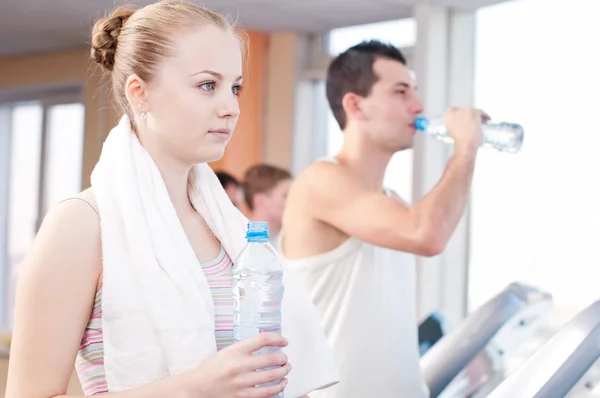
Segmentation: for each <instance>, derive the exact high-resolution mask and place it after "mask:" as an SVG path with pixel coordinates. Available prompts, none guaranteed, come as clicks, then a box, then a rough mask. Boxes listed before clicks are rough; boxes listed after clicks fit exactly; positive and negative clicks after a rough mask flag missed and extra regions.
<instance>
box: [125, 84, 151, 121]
mask: <svg viewBox="0 0 600 398" xmlns="http://www.w3.org/2000/svg"><path fill="white" fill-rule="evenodd" d="M146 87H147V86H146V83H145V82H144V81H143V80H142V79H141V78H140V77H139V76H138V75H131V76H129V78H127V81H126V82H125V96H126V97H127V101H128V102H129V106H130V107H131V111H132V112H133V114H134V115H135V116H136V117H142V118H145V116H142V114H147V113H148V112H150V108H149V104H148V101H147V95H146Z"/></svg>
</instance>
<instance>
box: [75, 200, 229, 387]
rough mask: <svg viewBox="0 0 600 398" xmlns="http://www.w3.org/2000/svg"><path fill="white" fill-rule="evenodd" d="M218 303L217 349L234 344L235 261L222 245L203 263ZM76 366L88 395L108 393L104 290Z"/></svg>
mask: <svg viewBox="0 0 600 398" xmlns="http://www.w3.org/2000/svg"><path fill="white" fill-rule="evenodd" d="M77 198H78V199H82V200H85V201H86V202H88V203H89V204H90V205H91V206H92V207H93V208H94V209H95V210H96V211H97V208H96V205H95V201H94V200H93V198H90V197H86V196H84V195H80V196H78V197H77ZM200 266H201V267H202V270H203V271H204V275H206V278H207V279H208V284H209V287H210V291H211V294H212V297H213V301H214V304H215V337H216V342H217V350H221V349H223V348H225V347H227V346H229V345H231V344H232V343H233V297H232V292H231V282H232V280H233V274H232V267H233V262H232V261H231V258H230V257H229V256H228V255H227V253H226V252H225V249H224V248H223V247H221V252H220V253H219V255H218V256H217V257H216V258H215V259H213V260H212V261H207V262H203V263H200ZM75 369H76V371H77V375H78V376H79V381H80V382H81V387H82V389H83V392H84V394H85V395H86V396H89V395H102V394H107V393H108V387H107V385H106V378H105V374H104V346H103V339H102V289H100V290H98V292H96V297H95V300H94V306H93V307H92V313H91V315H90V319H89V321H88V324H87V326H86V328H85V331H84V333H83V338H82V340H81V345H80V346H79V351H78V352H77V359H76V361H75Z"/></svg>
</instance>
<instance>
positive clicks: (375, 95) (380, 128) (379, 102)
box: [359, 58, 423, 152]
mask: <svg viewBox="0 0 600 398" xmlns="http://www.w3.org/2000/svg"><path fill="white" fill-rule="evenodd" d="M373 71H374V73H375V75H376V76H377V77H378V80H377V82H376V83H375V84H374V85H373V87H372V88H371V92H370V93H369V95H368V96H367V97H363V98H360V99H359V108H360V116H361V117H360V119H359V123H361V125H362V126H361V127H362V128H361V130H363V131H365V132H366V133H367V134H369V138H370V140H371V141H372V142H374V143H376V144H377V146H380V147H383V148H385V149H387V150H391V151H393V152H396V151H399V150H403V149H407V148H411V147H412V141H413V136H414V133H415V128H414V124H413V123H414V120H415V117H416V116H417V115H419V114H420V113H421V112H422V111H423V103H422V102H421V99H420V98H419V96H418V95H417V92H416V85H415V81H414V77H413V76H412V74H411V72H410V70H409V69H408V68H407V67H406V65H403V64H402V63H400V62H398V61H394V60H390V59H385V58H380V59H377V60H376V61H375V63H374V64H373Z"/></svg>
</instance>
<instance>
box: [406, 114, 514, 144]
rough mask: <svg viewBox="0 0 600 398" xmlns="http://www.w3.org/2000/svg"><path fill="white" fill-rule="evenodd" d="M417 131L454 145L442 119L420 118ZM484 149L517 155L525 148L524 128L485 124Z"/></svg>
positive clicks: (501, 124) (416, 127) (510, 124)
mask: <svg viewBox="0 0 600 398" xmlns="http://www.w3.org/2000/svg"><path fill="white" fill-rule="evenodd" d="M415 129H417V130H419V131H423V132H425V133H427V134H429V135H431V136H433V137H434V138H437V139H438V140H440V141H443V142H446V143H453V142H454V140H453V139H452V137H450V134H449V133H448V130H447V129H446V126H445V125H444V120H443V119H441V118H435V119H427V118H424V117H418V118H416V119H415ZM481 129H482V133H483V145H482V146H483V147H486V148H494V149H496V150H498V151H500V152H506V153H517V152H519V151H520V150H521V146H523V136H524V131H523V127H522V126H520V125H518V124H515V123H507V122H500V123H492V122H488V123H483V124H482V126H481Z"/></svg>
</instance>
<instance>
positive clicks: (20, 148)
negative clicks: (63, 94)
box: [0, 97, 84, 328]
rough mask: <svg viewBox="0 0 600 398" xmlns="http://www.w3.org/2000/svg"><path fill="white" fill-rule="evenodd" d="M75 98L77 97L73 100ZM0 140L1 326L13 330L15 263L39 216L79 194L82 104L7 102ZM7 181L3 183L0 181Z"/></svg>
mask: <svg viewBox="0 0 600 398" xmlns="http://www.w3.org/2000/svg"><path fill="white" fill-rule="evenodd" d="M75 98H77V97H75ZM0 109H1V110H2V114H7V115H8V117H6V118H4V117H1V118H0V133H1V134H2V141H3V142H8V143H9V151H8V152H7V154H8V158H9V159H8V161H7V162H1V163H0V175H2V176H7V177H8V178H3V179H2V180H0V185H3V186H1V187H0V188H1V189H0V192H2V193H4V195H5V197H3V198H2V200H0V203H2V204H6V207H5V208H0V213H2V212H5V213H6V214H0V216H1V217H0V220H2V221H3V223H5V225H0V228H5V230H6V236H3V235H0V238H2V239H3V240H4V241H3V242H0V250H1V251H2V252H0V265H1V266H2V267H1V269H2V270H3V276H4V287H5V289H4V291H3V293H2V304H3V305H2V309H3V311H4V312H3V316H2V319H1V321H2V326H4V327H7V328H10V327H12V310H13V297H14V286H15V280H16V276H17V271H18V265H19V264H20V263H21V261H22V260H23V257H24V256H25V254H26V253H27V251H28V250H29V246H30V245H31V243H32V241H33V239H34V237H35V235H36V233H37V230H38V227H39V224H40V223H41V220H42V219H43V217H44V215H45V214H46V212H47V211H48V209H49V208H51V207H52V206H53V205H55V204H56V203H57V202H59V201H60V200H62V199H64V198H67V197H69V196H72V195H75V194H77V193H78V192H79V191H80V190H81V174H82V160H83V137H84V106H83V105H82V104H81V103H79V102H76V100H75V99H73V100H69V98H58V99H56V98H49V99H43V100H37V101H31V102H18V103H8V104H4V105H2V106H1V107H0ZM5 181H6V182H5Z"/></svg>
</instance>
